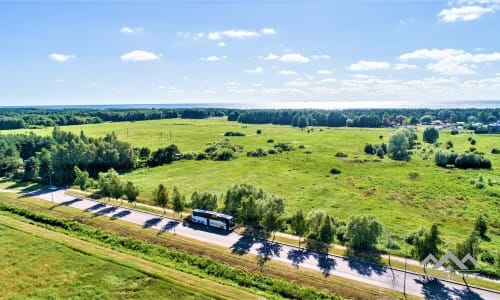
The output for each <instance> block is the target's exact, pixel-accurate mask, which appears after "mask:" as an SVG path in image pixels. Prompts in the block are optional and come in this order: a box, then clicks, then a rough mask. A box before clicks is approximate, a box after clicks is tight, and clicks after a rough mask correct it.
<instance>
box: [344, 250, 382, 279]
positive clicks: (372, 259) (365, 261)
mask: <svg viewBox="0 0 500 300" xmlns="http://www.w3.org/2000/svg"><path fill="white" fill-rule="evenodd" d="M346 254H347V256H348V257H349V259H348V260H347V263H348V264H349V268H351V270H355V271H356V272H358V273H359V274H361V275H365V276H372V275H374V274H377V275H382V274H384V273H386V272H387V268H386V267H384V266H383V265H382V264H379V263H377V262H378V261H380V254H378V253H366V252H358V251H356V250H353V249H349V250H347V253H346Z"/></svg>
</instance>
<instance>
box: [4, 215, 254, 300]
mask: <svg viewBox="0 0 500 300" xmlns="http://www.w3.org/2000/svg"><path fill="white" fill-rule="evenodd" d="M27 232H29V233H27ZM0 237H1V242H0V244H1V247H0V277H1V278H2V280H1V281H0V288H1V290H2V296H1V298H2V299H27V298H29V299H130V298H133V299H153V298H156V299H159V298H161V299H200V298H203V299H212V298H213V297H221V298H225V297H224V296H222V295H224V292H223V293H220V294H219V295H216V294H214V293H213V292H212V291H210V289H211V288H213V286H211V287H206V286H205V292H204V291H203V287H200V288H196V289H189V288H186V286H182V285H179V283H178V282H176V281H177V280H174V279H171V278H169V276H170V275H169V274H170V273H171V270H170V272H168V271H169V270H164V269H165V268H164V267H163V268H161V266H156V268H155V269H156V271H151V270H150V269H148V264H150V263H148V262H145V261H142V264H140V265H138V266H134V259H135V260H138V259H137V258H134V257H131V256H127V255H125V254H120V253H119V252H116V251H112V250H105V249H104V248H102V247H98V246H95V245H92V244H89V243H86V242H83V241H79V240H76V239H72V238H69V237H66V236H64V235H62V234H60V233H56V232H51V231H49V230H46V229H41V228H37V227H36V226H33V225H28V224H24V223H22V222H19V221H16V220H13V219H10V218H9V217H7V216H4V215H0ZM158 271H161V272H164V273H163V274H161V275H159V276H156V275H157V274H155V273H156V272H158ZM149 272H151V273H149ZM148 273H149V274H148ZM150 274H151V275H150ZM184 276H186V275H184ZM190 280H191V282H193V283H194V282H196V280H199V279H197V278H196V277H192V278H190ZM199 281H201V280H199ZM201 284H202V285H203V284H206V282H201ZM217 288H218V289H221V287H220V286H218V287H217ZM224 289H227V290H228V291H225V292H226V293H225V295H226V296H227V295H232V293H234V292H237V290H236V289H234V288H229V287H224V288H222V290H224ZM244 295H246V296H250V295H249V294H244Z"/></svg>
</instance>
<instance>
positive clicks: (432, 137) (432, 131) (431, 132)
mask: <svg viewBox="0 0 500 300" xmlns="http://www.w3.org/2000/svg"><path fill="white" fill-rule="evenodd" d="M438 139H439V131H438V130H437V129H436V128H434V127H427V128H425V130H424V136H423V140H424V142H426V143H429V144H433V143H435V142H436V141H437V140H438Z"/></svg>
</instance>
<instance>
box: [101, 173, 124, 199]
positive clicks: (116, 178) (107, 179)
mask: <svg viewBox="0 0 500 300" xmlns="http://www.w3.org/2000/svg"><path fill="white" fill-rule="evenodd" d="M117 182H120V175H119V174H118V173H117V172H116V171H115V170H114V169H113V168H111V169H109V170H108V171H107V172H99V176H98V185H99V188H100V190H101V195H102V196H103V197H113V195H114V194H112V193H113V192H115V194H116V193H118V191H113V185H114V184H116V183H117Z"/></svg>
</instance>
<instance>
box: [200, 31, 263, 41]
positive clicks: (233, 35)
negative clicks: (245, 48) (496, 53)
mask: <svg viewBox="0 0 500 300" xmlns="http://www.w3.org/2000/svg"><path fill="white" fill-rule="evenodd" d="M257 36H259V34H258V33H257V32H254V31H249V30H241V29H231V30H225V31H214V32H209V33H208V39H209V40H220V39H222V38H224V37H225V38H230V39H244V38H249V37H257Z"/></svg>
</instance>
